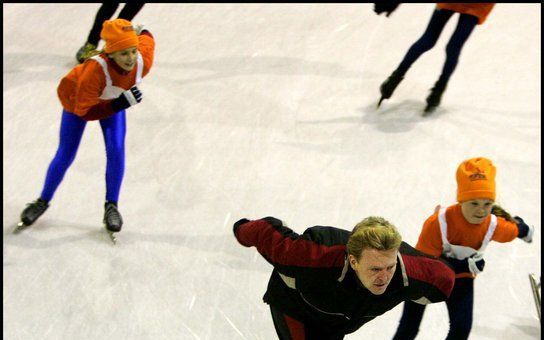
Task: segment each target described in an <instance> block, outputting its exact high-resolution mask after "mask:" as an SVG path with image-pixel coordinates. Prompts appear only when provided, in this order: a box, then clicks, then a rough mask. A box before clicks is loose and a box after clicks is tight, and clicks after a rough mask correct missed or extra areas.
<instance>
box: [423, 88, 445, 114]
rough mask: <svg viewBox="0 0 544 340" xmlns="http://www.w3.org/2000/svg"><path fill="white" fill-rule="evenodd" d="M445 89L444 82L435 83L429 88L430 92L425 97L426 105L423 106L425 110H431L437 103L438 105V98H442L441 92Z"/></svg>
mask: <svg viewBox="0 0 544 340" xmlns="http://www.w3.org/2000/svg"><path fill="white" fill-rule="evenodd" d="M445 90H446V85H445V84H438V83H436V84H435V85H434V87H433V88H432V89H431V93H430V94H429V96H428V97H427V107H426V108H425V112H429V111H432V110H434V109H435V108H436V107H438V105H440V100H441V99H442V94H443V93H444V91H445Z"/></svg>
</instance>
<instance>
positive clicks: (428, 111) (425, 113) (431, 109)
mask: <svg viewBox="0 0 544 340" xmlns="http://www.w3.org/2000/svg"><path fill="white" fill-rule="evenodd" d="M436 108H437V106H427V107H426V108H425V110H423V113H422V114H421V115H422V116H423V117H426V116H429V115H431V114H432V113H433V112H435V111H436Z"/></svg>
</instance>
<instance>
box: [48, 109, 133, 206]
mask: <svg viewBox="0 0 544 340" xmlns="http://www.w3.org/2000/svg"><path fill="white" fill-rule="evenodd" d="M86 125H87V122H86V121H85V120H83V119H82V118H80V117H78V116H76V115H75V114H73V113H71V112H68V111H66V110H62V120H61V123H60V141H59V148H58V149H57V153H56V154H55V157H54V158H53V160H52V161H51V164H49V168H48V170H47V175H46V177H45V185H44V187H43V190H42V193H41V195H40V197H41V198H42V199H44V200H47V201H51V199H52V198H53V195H54V194H55V191H56V190H57V188H58V186H59V185H60V183H61V182H62V179H63V178H64V175H65V174H66V171H67V170H68V168H69V167H70V165H71V164H72V162H73V161H74V159H75V158H76V153H77V150H78V148H79V143H80V142H81V137H82V136H83V131H84V130H85V126H86ZM100 127H101V128H102V134H103V135H104V142H105V144H106V158H107V161H106V200H107V201H112V202H117V201H118V200H119V191H120V190H121V183H122V182H123V175H124V173H125V135H126V129H127V127H126V115H125V111H124V110H122V111H119V112H117V113H116V114H114V115H113V116H111V117H109V118H106V119H102V120H100Z"/></svg>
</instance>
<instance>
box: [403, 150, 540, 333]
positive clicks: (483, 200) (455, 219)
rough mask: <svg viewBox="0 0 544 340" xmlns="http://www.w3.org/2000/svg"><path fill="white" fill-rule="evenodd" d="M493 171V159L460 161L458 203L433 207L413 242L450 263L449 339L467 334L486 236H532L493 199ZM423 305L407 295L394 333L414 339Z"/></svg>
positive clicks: (501, 238)
mask: <svg viewBox="0 0 544 340" xmlns="http://www.w3.org/2000/svg"><path fill="white" fill-rule="evenodd" d="M495 172H496V169H495V166H494V165H493V164H492V162H491V161H490V160H489V159H486V158H483V157H479V158H472V159H468V160H466V161H464V162H462V163H461V164H460V165H459V167H458V168H457V174H456V178H457V201H458V202H459V203H457V204H455V205H452V206H450V207H447V208H440V207H437V209H435V213H434V214H433V215H432V216H430V217H429V218H428V219H427V220H426V221H425V224H424V225H423V230H422V231H421V234H420V236H419V240H418V242H417V245H416V249H417V250H419V251H421V252H423V253H425V254H428V255H432V256H441V257H442V258H444V259H445V260H446V261H448V262H449V263H450V264H451V265H452V266H453V267H454V269H455V273H456V275H455V286H454V288H453V291H452V293H451V296H450V297H449V298H448V299H447V300H446V305H447V307H448V313H449V317H450V330H449V333H448V336H447V338H446V339H448V340H450V339H451V340H454V339H455V340H460V339H467V338H468V336H469V333H470V330H471V327H472V314H473V313H472V311H473V303H474V278H475V277H476V275H477V274H479V273H481V272H482V271H483V269H484V265H485V261H484V258H483V256H484V250H485V249H486V247H487V245H488V244H489V242H490V241H492V240H493V241H496V242H510V241H512V240H514V239H515V238H516V237H517V238H521V239H523V240H524V241H526V242H531V241H532V238H533V233H534V228H533V227H529V226H528V225H527V224H526V223H525V222H524V221H523V219H522V218H520V217H518V216H515V217H513V218H512V217H511V216H510V215H509V214H508V213H507V212H506V211H504V209H502V208H501V207H499V206H498V205H495V204H494V201H495ZM424 311H425V306H424V305H418V304H415V303H412V302H410V301H406V303H405V304H404V312H403V315H402V318H401V320H400V325H399V327H398V329H397V333H396V334H395V337H394V339H399V340H401V339H402V340H406V339H414V338H415V337H416V335H417V333H418V330H419V325H420V323H421V320H422V318H423V312H424Z"/></svg>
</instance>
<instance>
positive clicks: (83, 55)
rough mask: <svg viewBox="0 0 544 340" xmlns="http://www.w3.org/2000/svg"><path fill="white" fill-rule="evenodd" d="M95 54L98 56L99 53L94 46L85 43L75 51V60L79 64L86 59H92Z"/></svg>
mask: <svg viewBox="0 0 544 340" xmlns="http://www.w3.org/2000/svg"><path fill="white" fill-rule="evenodd" d="M97 54H100V52H99V51H97V50H96V45H93V44H91V43H85V45H83V46H81V48H80V49H79V50H78V51H77V53H76V59H77V61H78V63H80V64H81V63H83V62H84V61H85V60H87V59H88V58H90V57H94V56H95V55H97Z"/></svg>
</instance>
